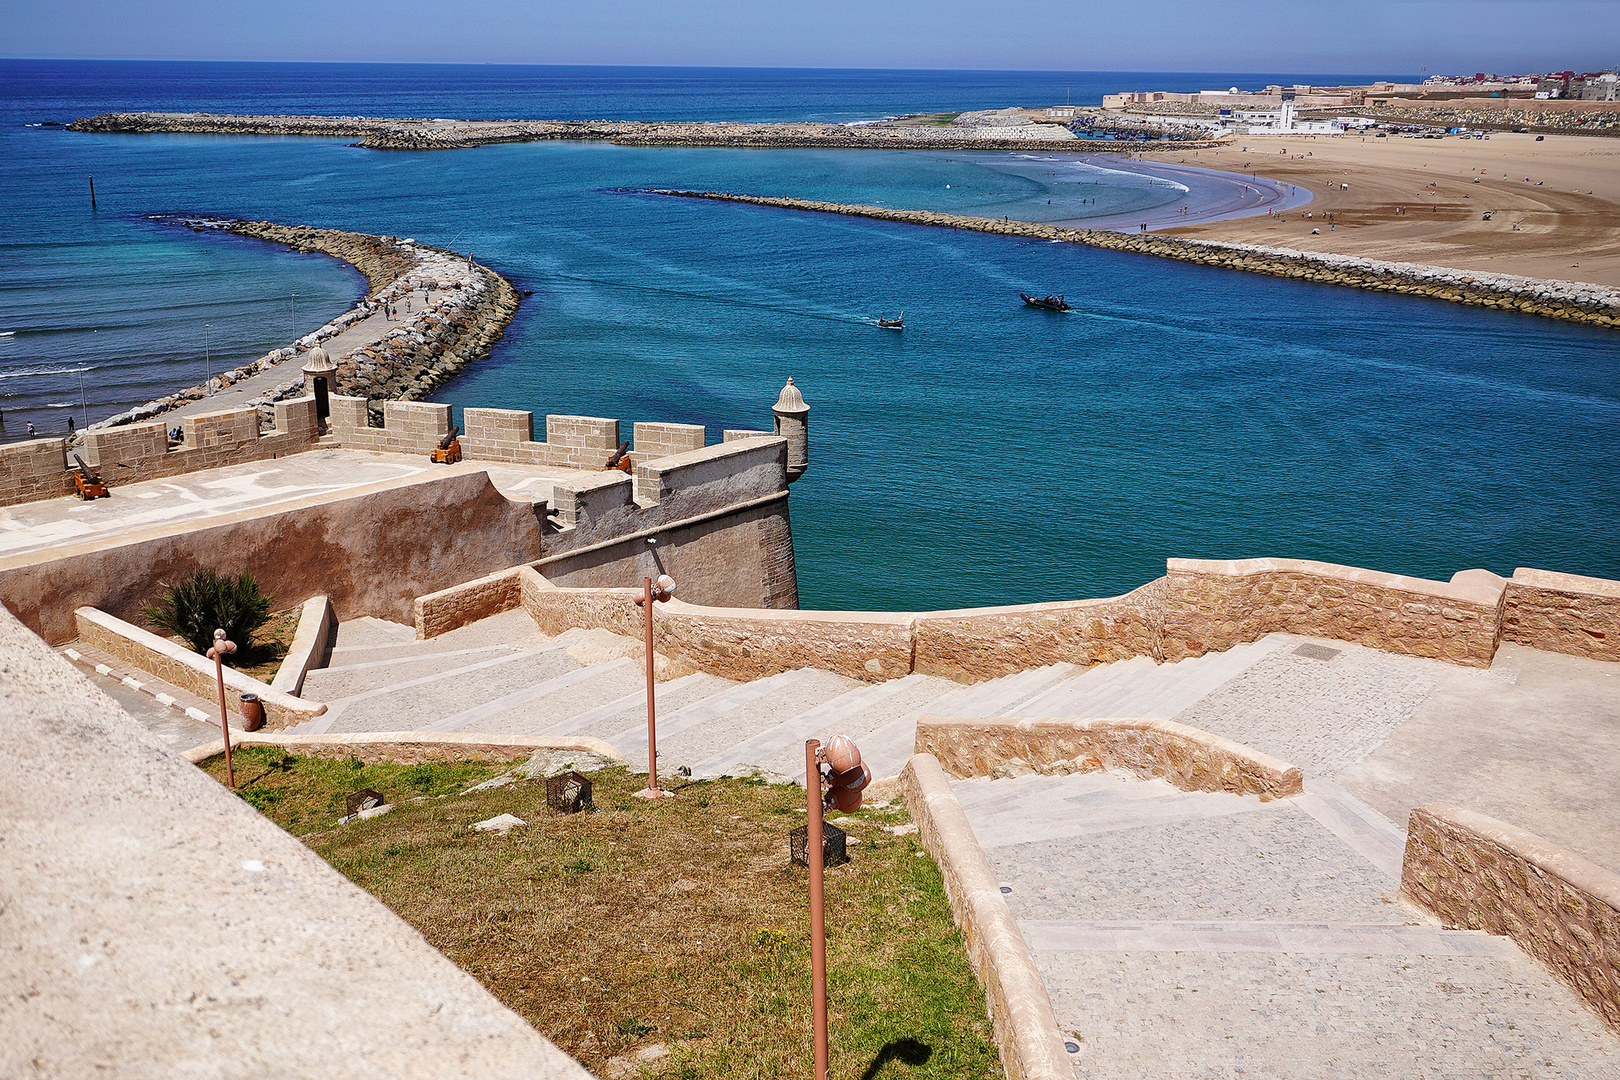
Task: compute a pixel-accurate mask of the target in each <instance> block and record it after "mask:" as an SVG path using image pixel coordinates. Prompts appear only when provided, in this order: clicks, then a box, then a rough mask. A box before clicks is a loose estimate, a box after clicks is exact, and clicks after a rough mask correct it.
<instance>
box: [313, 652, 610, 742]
mask: <svg viewBox="0 0 1620 1080" xmlns="http://www.w3.org/2000/svg"><path fill="white" fill-rule="evenodd" d="M566 648H567V646H566V645H565V644H562V643H555V642H554V643H551V644H547V645H543V646H540V647H539V648H535V649H529V650H526V651H524V652H520V653H514V654H512V655H509V656H497V657H495V658H494V659H489V660H482V661H479V662H477V663H473V664H468V665H465V666H463V667H458V668H455V669H453V670H450V671H444V672H438V673H436V674H430V675H425V676H421V677H419V678H415V679H409V680H407V681H405V682H401V683H396V684H394V685H392V686H389V687H384V688H382V689H378V690H369V691H366V692H365V693H362V694H358V695H356V696H354V697H350V698H340V699H338V700H337V701H332V702H328V703H327V704H328V709H327V712H326V714H325V715H324V716H320V717H317V718H316V719H315V721H314V722H313V724H312V725H311V726H310V727H309V728H307V729H306V730H307V731H310V732H317V731H334V732H335V731H419V730H421V729H423V728H425V727H427V726H428V725H429V724H432V723H434V722H436V721H439V720H442V719H444V718H445V717H448V716H453V715H455V714H457V713H461V712H463V711H465V710H467V709H468V708H471V707H472V706H475V705H481V704H484V703H485V702H489V701H494V700H495V699H496V698H499V697H502V696H504V695H506V694H510V693H513V692H514V691H518V690H522V689H525V688H527V687H530V686H533V685H535V684H536V683H540V682H544V681H545V680H547V679H551V678H555V677H556V676H558V675H561V674H563V673H565V672H569V671H575V670H577V669H579V668H580V667H582V666H583V665H582V664H580V663H578V662H577V661H575V660H574V659H573V658H572V657H570V656H569V655H568V653H567V652H566V651H565V649H566ZM323 722H324V726H321V725H322V724H323Z"/></svg>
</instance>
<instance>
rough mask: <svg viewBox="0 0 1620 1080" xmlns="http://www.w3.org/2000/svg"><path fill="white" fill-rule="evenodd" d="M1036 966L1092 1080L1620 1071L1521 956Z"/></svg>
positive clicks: (1207, 956)
mask: <svg viewBox="0 0 1620 1080" xmlns="http://www.w3.org/2000/svg"><path fill="white" fill-rule="evenodd" d="M1035 958H1036V962H1037V963H1038V964H1039V965H1040V967H1041V969H1042V972H1043V973H1044V975H1045V977H1046V984H1047V988H1048V989H1049V990H1050V992H1051V994H1052V1005H1053V1008H1054V1009H1055V1010H1056V1012H1057V1015H1058V1023H1059V1025H1060V1026H1061V1027H1062V1028H1063V1029H1064V1030H1065V1032H1066V1033H1068V1034H1069V1035H1070V1037H1075V1036H1078V1037H1079V1040H1080V1042H1081V1045H1082V1048H1083V1049H1082V1053H1081V1055H1080V1058H1079V1063H1078V1067H1077V1068H1076V1075H1077V1076H1079V1077H1083V1078H1087V1080H1092V1078H1095V1080H1134V1078H1141V1080H1149V1078H1152V1080H1160V1078H1163V1077H1175V1078H1177V1080H1217V1078H1218V1080H1228V1078H1231V1080H1237V1078H1242V1080H1250V1078H1252V1077H1275V1078H1279V1080H1341V1078H1343V1080H1351V1078H1354V1080H1374V1078H1377V1080H1385V1078H1388V1080H1462V1078H1469V1080H1475V1078H1478V1080H1486V1078H1488V1080H1509V1078H1512V1080H1521V1078H1533V1080H1559V1078H1562V1080H1614V1078H1615V1077H1616V1076H1620V1040H1616V1039H1615V1037H1614V1036H1613V1035H1611V1034H1609V1033H1608V1032H1607V1031H1606V1030H1605V1029H1604V1028H1603V1026H1602V1024H1601V1022H1600V1021H1599V1020H1598V1019H1597V1017H1596V1016H1595V1015H1594V1014H1592V1013H1590V1012H1588V1011H1587V1010H1586V1009H1584V1008H1583V1007H1582V1006H1581V1005H1580V1004H1579V1003H1578V1002H1577V1001H1576V1000H1575V998H1574V997H1573V996H1571V995H1570V994H1569V993H1568V992H1567V991H1565V990H1564V989H1563V987H1562V986H1559V985H1557V984H1556V983H1554V981H1553V979H1552V976H1551V975H1549V974H1547V972H1546V971H1545V970H1544V969H1543V968H1542V967H1541V966H1540V965H1539V964H1537V963H1536V962H1535V961H1534V960H1532V959H1530V958H1529V957H1525V956H1522V955H1521V956H1519V957H1517V958H1513V959H1507V960H1503V959H1481V958H1475V957H1434V956H1421V957H1416V956H1372V957H1353V956H1310V955H1300V954H1255V953H1200V952H1175V953H1172V952H1038V953H1036V957H1035Z"/></svg>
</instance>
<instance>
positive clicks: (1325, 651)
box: [1294, 641, 1341, 660]
mask: <svg viewBox="0 0 1620 1080" xmlns="http://www.w3.org/2000/svg"><path fill="white" fill-rule="evenodd" d="M1340 651H1341V650H1339V649H1330V648H1328V647H1327V646H1326V645H1312V644H1311V643H1310V642H1308V641H1307V642H1306V643H1305V644H1303V645H1301V646H1300V647H1299V648H1297V649H1295V650H1294V655H1295V656H1303V657H1306V658H1308V659H1311V660H1331V659H1333V658H1334V657H1335V656H1338V655H1339V653H1340Z"/></svg>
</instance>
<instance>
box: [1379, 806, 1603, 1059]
mask: <svg viewBox="0 0 1620 1080" xmlns="http://www.w3.org/2000/svg"><path fill="white" fill-rule="evenodd" d="M1401 893H1402V895H1404V896H1406V897H1407V898H1408V899H1410V900H1412V901H1414V902H1415V903H1417V904H1419V905H1420V906H1422V907H1424V908H1427V909H1428V910H1429V911H1432V912H1434V913H1435V914H1436V915H1438V916H1440V918H1441V919H1442V920H1443V921H1444V922H1445V924H1446V925H1447V926H1448V927H1454V928H1459V929H1468V930H1485V931H1487V932H1489V933H1492V934H1501V935H1505V936H1507V937H1510V938H1512V939H1513V940H1514V941H1515V942H1517V943H1518V944H1519V946H1520V947H1521V948H1523V949H1524V950H1525V952H1528V953H1529V954H1530V955H1531V956H1534V957H1535V958H1536V959H1537V960H1540V961H1541V962H1542V963H1543V964H1545V965H1546V966H1547V967H1548V968H1549V969H1550V970H1551V971H1552V973H1553V974H1554V975H1556V976H1558V978H1559V979H1561V980H1563V982H1564V983H1566V984H1567V985H1568V986H1569V987H1570V989H1572V990H1574V991H1575V993H1576V994H1577V995H1578V996H1579V997H1580V998H1581V1000H1582V1001H1584V1002H1586V1004H1587V1005H1589V1006H1590V1007H1591V1008H1592V1009H1593V1010H1594V1011H1596V1012H1597V1014H1598V1015H1599V1016H1601V1017H1602V1018H1603V1020H1604V1022H1605V1023H1607V1024H1608V1025H1609V1027H1610V1028H1611V1029H1613V1030H1614V1031H1615V1032H1616V1033H1617V1034H1620V876H1617V875H1615V874H1613V873H1611V872H1609V871H1608V870H1605V869H1604V868H1603V867H1601V866H1598V865H1597V864H1595V863H1590V862H1587V861H1586V860H1585V859H1582V858H1580V857H1579V856H1577V855H1574V854H1571V853H1570V852H1568V851H1565V850H1564V849H1562V848H1560V847H1557V846H1555V845H1553V844H1550V843H1548V842H1547V841H1546V840H1543V839H1542V838H1541V837H1539V836H1536V835H1535V834H1534V833H1528V832H1525V831H1524V830H1523V829H1517V828H1514V827H1513V826H1512V825H1508V824H1506V823H1505V822H1501V821H1498V820H1496V819H1495V818H1492V817H1487V816H1486V815H1484V814H1476V813H1474V812H1472V811H1469V810H1463V809H1461V808H1460V807H1456V806H1452V805H1450V804H1448V803H1430V804H1428V805H1427V806H1420V807H1418V808H1416V809H1415V810H1413V811H1412V817H1411V820H1410V822H1409V823H1408V825H1407V838H1406V855H1405V858H1404V860H1403V863H1402V867H1401Z"/></svg>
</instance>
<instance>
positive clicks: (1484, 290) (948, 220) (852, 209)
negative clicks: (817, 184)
mask: <svg viewBox="0 0 1620 1080" xmlns="http://www.w3.org/2000/svg"><path fill="white" fill-rule="evenodd" d="M651 194H656V195H669V196H674V197H677V198H683V199H714V200H717V201H720V202H739V203H752V204H754V205H756V206H776V207H781V208H783V209H787V210H809V211H814V212H816V213H823V214H847V215H850V216H853V217H868V218H876V219H878V220H880V221H903V222H907V223H909V224H913V225H933V226H936V227H943V228H953V229H971V230H973V231H975V232H986V233H997V234H1000V235H1003V236H1026V237H1032V238H1034V239H1039V240H1057V241H1065V242H1068V243H1074V244H1086V245H1089V246H1091V247H1100V248H1109V249H1111V250H1114V251H1134V252H1138V253H1140V254H1143V255H1158V256H1161V257H1163V258H1167V259H1180V260H1182V261H1183V262H1195V263H1201V264H1203V265H1205V266H1220V267H1225V268H1227V269H1231V270H1247V271H1250V272H1251V273H1257V274H1270V275H1272V276H1274V277H1288V278H1298V279H1301V280H1305V281H1317V282H1321V283H1323V284H1328V285H1348V286H1351V287H1353V288H1358V289H1373V290H1376V291H1378V292H1394V293H1403V294H1410V295H1413V296H1428V297H1432V298H1434V299H1436V300H1448V301H1451V302H1452V303H1457V304H1471V305H1475V306H1478V307H1487V308H1495V309H1498V310H1504V311H1519V312H1523V313H1525V314H1528V315H1540V316H1543V317H1545V318H1550V319H1566V320H1569V321H1571V322H1581V323H1589V324H1591V325H1593V326H1604V327H1620V289H1616V288H1613V287H1611V286H1607V285H1594V284H1592V283H1590V282H1584V281H1558V280H1548V279H1541V278H1528V277H1519V276H1517V275H1514V274H1492V273H1484V272H1480V271H1476V270H1453V269H1450V268H1447V267H1443V266H1424V265H1421V264H1419V263H1404V262H1389V261H1386V260H1382V259H1364V258H1358V257H1356V256H1352V255H1337V254H1333V253H1330V252H1315V251H1297V250H1295V249H1293V248H1282V247H1268V246H1265V245H1262V244H1233V243H1225V242H1221V241H1214V240H1189V239H1185V238H1182V237H1175V236H1155V235H1152V234H1146V233H1121V232H1110V231H1107V230H1103V229H1074V228H1068V227H1066V226H1061V225H1042V224H1037V223H1034V222H1028V221H1004V220H1002V219H1000V218H982V217H965V216H960V215H956V214H942V213H938V212H936V211H932V210H902V209H890V208H888V207H883V206H851V205H846V204H843V203H830V202H818V201H815V200H811V199H790V198H785V197H784V198H772V197H770V196H763V195H734V194H731V193H729V192H719V191H674V190H654V191H653V192H651Z"/></svg>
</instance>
